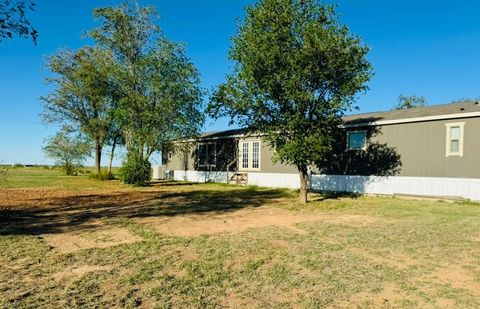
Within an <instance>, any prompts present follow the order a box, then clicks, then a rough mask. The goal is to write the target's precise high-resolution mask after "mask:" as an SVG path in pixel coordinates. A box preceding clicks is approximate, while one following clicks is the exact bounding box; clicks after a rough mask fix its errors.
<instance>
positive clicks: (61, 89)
mask: <svg viewBox="0 0 480 309" xmlns="http://www.w3.org/2000/svg"><path fill="white" fill-rule="evenodd" d="M47 66H48V68H49V69H50V70H51V71H52V72H53V73H55V76H54V77H51V78H48V79H47V81H48V82H49V83H50V84H52V85H53V86H54V90H53V91H52V92H51V93H50V94H49V95H47V96H44V97H42V98H41V99H42V101H43V103H44V111H43V119H44V121H45V122H46V123H64V124H71V125H73V126H75V127H76V128H78V130H79V132H81V133H83V134H86V135H87V136H88V137H89V138H90V139H92V140H93V141H95V147H96V152H95V156H96V160H95V162H96V166H97V171H98V172H100V165H101V151H102V148H103V146H104V145H105V143H106V142H107V140H108V139H109V138H110V137H111V135H112V134H113V133H112V131H113V130H114V129H115V128H116V127H115V125H114V121H115V119H114V113H115V108H116V95H115V91H116V90H115V88H114V86H113V83H112V81H111V79H112V78H111V76H110V75H111V74H112V72H113V70H114V66H113V62H112V55H111V53H110V52H109V51H107V50H103V49H100V48H98V47H88V46H87V47H83V48H81V49H79V50H78V51H72V50H68V49H66V50H63V51H60V52H58V53H57V54H56V55H54V56H52V57H50V58H48V61H47Z"/></svg>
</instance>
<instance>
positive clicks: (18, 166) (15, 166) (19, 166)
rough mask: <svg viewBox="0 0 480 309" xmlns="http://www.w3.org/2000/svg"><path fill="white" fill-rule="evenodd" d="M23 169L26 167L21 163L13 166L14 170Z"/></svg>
mask: <svg viewBox="0 0 480 309" xmlns="http://www.w3.org/2000/svg"><path fill="white" fill-rule="evenodd" d="M22 167H24V166H23V164H21V163H15V164H14V165H13V168H22Z"/></svg>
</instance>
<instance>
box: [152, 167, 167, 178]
mask: <svg viewBox="0 0 480 309" xmlns="http://www.w3.org/2000/svg"><path fill="white" fill-rule="evenodd" d="M152 169H153V176H152V179H153V180H164V179H166V174H165V166H164V165H156V166H153V167H152Z"/></svg>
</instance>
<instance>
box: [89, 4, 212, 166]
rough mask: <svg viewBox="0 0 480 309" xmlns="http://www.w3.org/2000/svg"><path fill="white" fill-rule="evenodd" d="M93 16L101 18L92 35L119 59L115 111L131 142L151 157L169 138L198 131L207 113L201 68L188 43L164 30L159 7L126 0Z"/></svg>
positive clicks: (130, 143)
mask: <svg viewBox="0 0 480 309" xmlns="http://www.w3.org/2000/svg"><path fill="white" fill-rule="evenodd" d="M94 16H95V17H96V18H99V19H100V20H101V21H102V24H101V26H100V27H98V28H97V29H94V30H93V31H91V32H90V36H91V37H92V38H93V39H94V40H95V42H96V43H97V44H98V45H99V46H101V47H102V48H104V49H106V50H109V51H110V52H111V53H112V55H113V59H114V62H115V70H114V73H113V74H112V75H111V77H112V79H113V81H114V84H115V88H116V89H117V90H118V93H119V98H118V103H119V106H118V108H117V110H116V116H117V120H118V122H119V127H120V128H121V129H122V132H124V135H125V142H126V144H127V148H129V149H141V150H143V151H142V153H143V154H144V155H145V156H146V157H147V158H148V157H149V156H150V155H151V154H152V153H153V152H154V151H159V150H161V148H162V145H163V144H164V143H165V142H167V141H169V140H172V139H177V138H182V137H187V136H192V135H195V134H197V133H198V131H199V130H200V128H201V127H202V124H203V118H204V117H203V113H202V105H203V104H202V96H203V91H202V89H201V88H200V78H199V73H198V71H197V69H196V68H195V66H194V65H193V64H192V63H191V61H190V60H189V59H188V58H187V57H186V55H185V48H184V46H183V45H181V44H178V43H174V42H171V41H169V40H168V39H167V38H166V37H165V36H164V35H163V34H162V32H161V30H160V28H159V26H158V25H157V24H156V22H157V20H158V14H157V13H156V11H155V10H154V9H153V8H150V7H141V6H139V5H138V3H136V2H133V1H126V2H125V3H123V4H121V5H120V6H117V7H103V8H98V9H95V10H94Z"/></svg>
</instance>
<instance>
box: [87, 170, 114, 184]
mask: <svg viewBox="0 0 480 309" xmlns="http://www.w3.org/2000/svg"><path fill="white" fill-rule="evenodd" d="M87 172H89V171H87ZM88 178H90V179H96V180H102V181H105V180H114V179H115V175H113V174H111V173H108V172H107V171H105V170H102V171H100V173H95V174H92V173H89V174H88Z"/></svg>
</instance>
